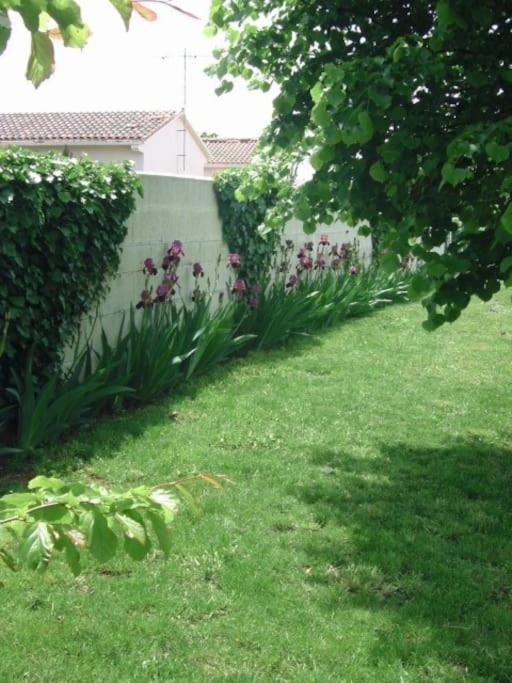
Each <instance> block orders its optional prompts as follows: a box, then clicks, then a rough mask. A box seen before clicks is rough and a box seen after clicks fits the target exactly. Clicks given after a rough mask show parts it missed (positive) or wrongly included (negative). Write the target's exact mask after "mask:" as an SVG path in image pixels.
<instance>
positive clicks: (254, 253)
mask: <svg viewBox="0 0 512 683" xmlns="http://www.w3.org/2000/svg"><path fill="white" fill-rule="evenodd" d="M250 180H251V170H250V169H236V170H229V171H224V172H223V173H219V174H218V175H217V176H216V178H215V182H214V189H215V194H216V197H217V204H218V207H219V214H220V217H221V220H222V231H223V236H224V241H225V242H226V244H227V245H228V248H229V250H230V252H233V253H236V254H239V255H240V259H241V270H240V276H241V277H243V278H245V279H247V280H248V281H249V282H260V281H261V280H262V278H264V277H265V276H266V275H267V273H268V270H269V268H270V266H271V263H272V259H273V257H274V254H275V250H276V248H277V246H278V244H279V240H280V238H281V234H280V232H279V231H273V232H270V233H268V235H266V236H265V237H262V236H261V234H260V232H259V231H258V228H259V227H260V226H261V225H262V223H263V220H264V218H265V216H266V215H267V211H268V210H269V209H270V208H271V207H272V206H274V204H275V203H276V200H277V198H278V196H279V195H280V194H281V193H282V192H283V191H284V190H285V188H283V187H282V186H281V182H278V181H277V180H275V178H274V177H273V176H272V174H270V173H269V174H268V177H267V178H266V183H265V185H264V186H263V187H262V188H261V189H260V190H259V192H256V193H253V194H252V195H251V196H242V193H241V189H242V188H244V186H246V185H250Z"/></svg>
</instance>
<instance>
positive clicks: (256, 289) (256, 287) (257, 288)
mask: <svg viewBox="0 0 512 683" xmlns="http://www.w3.org/2000/svg"><path fill="white" fill-rule="evenodd" d="M259 292H260V286H259V285H258V284H254V285H252V287H251V294H259Z"/></svg>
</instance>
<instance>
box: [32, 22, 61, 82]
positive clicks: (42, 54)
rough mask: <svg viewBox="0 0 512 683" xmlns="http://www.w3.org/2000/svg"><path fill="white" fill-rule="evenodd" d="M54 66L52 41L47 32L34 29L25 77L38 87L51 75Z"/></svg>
mask: <svg viewBox="0 0 512 683" xmlns="http://www.w3.org/2000/svg"><path fill="white" fill-rule="evenodd" d="M54 67H55V62H54V51H53V43H52V41H51V40H50V38H49V36H48V34H46V33H40V32H39V31H36V32H34V33H32V45H31V52H30V57H29V60H28V65H27V74H26V75H27V78H28V80H29V81H32V83H33V84H34V85H35V87H36V88H37V87H39V86H40V85H41V83H42V82H43V81H44V80H45V79H46V78H48V77H49V76H51V74H52V73H53V70H54Z"/></svg>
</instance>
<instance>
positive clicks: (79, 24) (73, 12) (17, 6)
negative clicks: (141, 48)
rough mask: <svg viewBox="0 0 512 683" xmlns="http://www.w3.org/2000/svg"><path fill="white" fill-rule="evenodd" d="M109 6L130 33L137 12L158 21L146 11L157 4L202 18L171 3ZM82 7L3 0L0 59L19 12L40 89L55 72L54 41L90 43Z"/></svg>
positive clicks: (121, 0)
mask: <svg viewBox="0 0 512 683" xmlns="http://www.w3.org/2000/svg"><path fill="white" fill-rule="evenodd" d="M109 2H110V4H111V5H112V6H113V7H114V8H115V9H116V10H117V11H118V12H119V14H120V15H121V18H122V20H123V22H124V25H125V26H126V28H127V29H128V28H129V26H130V20H131V18H132V14H133V12H134V11H135V12H136V13H137V14H138V15H139V16H141V17H142V18H143V19H146V20H147V21H155V20H156V19H157V18H158V17H157V14H156V12H154V11H153V10H152V9H150V8H149V7H146V3H147V4H150V5H151V4H154V3H157V4H158V5H163V6H164V7H168V8H169V9H172V10H175V11H178V12H181V13H182V14H185V15H187V16H188V17H191V18H193V19H198V18H199V17H197V16H196V15H195V14H192V13H191V12H187V10H185V9H183V8H181V7H178V6H177V5H175V4H174V3H173V2H171V1H170V0H141V1H139V0H109ZM81 4H82V3H81V2H76V0H0V55H1V54H2V52H3V51H4V50H5V48H6V47H7V43H8V42H9V38H10V37H11V20H10V15H9V13H10V12H17V13H18V14H19V15H20V16H21V18H22V19H23V23H24V24H25V28H27V29H28V30H29V31H30V35H31V50H30V58H29V60H28V65H27V74H26V76H27V78H28V80H30V81H32V83H33V84H34V85H35V86H36V88H37V87H38V86H39V85H40V84H41V83H42V82H43V81H44V80H45V79H46V78H48V77H49V76H51V74H52V73H53V71H54V68H55V55H54V47H53V41H55V40H57V41H63V43H64V45H65V46H66V47H80V48H82V47H84V46H85V44H86V43H87V40H88V39H89V36H90V30H89V27H88V26H87V25H86V24H85V23H84V21H83V20H82V13H81V9H80V5H81ZM84 4H85V3H84ZM106 4H107V3H105V5H106Z"/></svg>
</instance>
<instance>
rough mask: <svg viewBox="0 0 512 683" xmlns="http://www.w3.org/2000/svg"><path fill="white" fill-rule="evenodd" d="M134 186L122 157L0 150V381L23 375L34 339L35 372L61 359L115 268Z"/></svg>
mask: <svg viewBox="0 0 512 683" xmlns="http://www.w3.org/2000/svg"><path fill="white" fill-rule="evenodd" d="M136 191H140V185H139V181H138V180H137V178H136V176H135V175H134V174H133V173H132V171H131V170H130V169H129V168H128V166H127V165H100V164H98V163H96V162H93V161H91V160H89V159H87V158H81V159H69V158H65V157H63V156H61V155H58V154H53V153H50V154H44V155H40V154H35V153H32V152H29V151H26V150H22V149H18V148H9V149H6V150H4V151H2V152H0V272H1V273H2V278H1V280H0V328H2V329H4V328H5V334H4V335H3V336H2V339H3V355H2V356H1V357H0V387H5V386H6V385H7V383H8V381H9V380H10V378H11V374H10V373H11V370H14V371H15V372H16V373H17V374H18V375H20V376H22V375H23V372H24V370H25V366H26V363H27V355H28V352H29V349H31V348H32V347H34V350H35V351H34V357H33V372H34V376H35V378H36V379H37V381H39V380H41V381H44V380H45V379H47V378H48V377H49V376H50V375H51V374H52V373H53V372H54V371H55V370H56V369H57V368H58V366H59V362H60V360H61V354H62V351H63V348H64V346H65V344H66V343H67V342H69V341H70V340H72V338H73V335H74V334H75V333H76V331H77V329H78V326H79V323H80V320H81V319H82V317H83V315H84V314H86V313H87V312H89V311H90V310H91V308H92V307H93V306H94V305H95V304H96V303H97V302H98V301H99V300H100V299H101V297H102V295H103V294H104V293H105V289H106V287H107V283H108V278H109V276H111V275H112V274H114V273H115V272H116V270H117V267H118V265H119V250H120V246H121V244H122V242H123V240H124V237H125V235H126V220H127V218H128V217H129V215H130V213H131V212H132V211H133V209H134V207H135V193H136ZM3 393H4V392H3V391H2V390H1V389H0V402H1V399H2V394H3Z"/></svg>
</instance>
